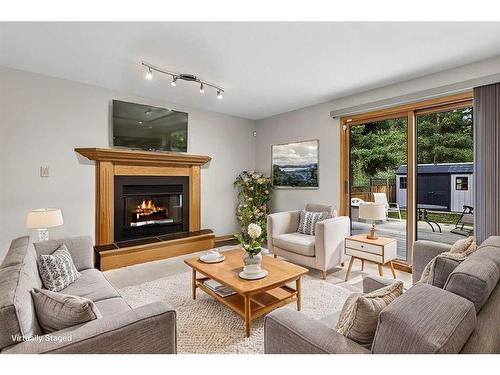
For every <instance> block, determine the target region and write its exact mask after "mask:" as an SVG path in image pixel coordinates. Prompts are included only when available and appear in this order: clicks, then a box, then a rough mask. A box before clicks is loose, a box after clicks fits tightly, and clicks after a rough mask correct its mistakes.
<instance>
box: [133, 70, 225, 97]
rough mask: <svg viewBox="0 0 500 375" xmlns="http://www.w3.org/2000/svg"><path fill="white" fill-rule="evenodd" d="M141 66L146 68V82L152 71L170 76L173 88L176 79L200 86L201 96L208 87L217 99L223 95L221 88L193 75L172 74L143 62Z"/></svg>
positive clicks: (175, 84)
mask: <svg viewBox="0 0 500 375" xmlns="http://www.w3.org/2000/svg"><path fill="white" fill-rule="evenodd" d="M141 65H143V66H145V67H146V68H148V71H147V73H146V79H147V80H152V79H153V70H154V71H155V72H158V73H163V74H166V75H169V76H171V77H172V82H170V84H171V85H172V86H174V87H175V86H177V80H178V79H181V80H183V81H188V82H196V83H199V84H200V93H202V94H203V93H204V92H205V86H209V87H212V88H213V89H215V90H217V99H222V94H223V93H224V89H223V88H222V87H220V86H217V85H215V84H213V83H210V82H207V81H204V80H202V79H200V78H198V77H197V76H195V75H193V74H185V73H174V72H170V71H168V70H163V69H159V68H156V67H154V66H153V65H150V64H147V63H145V62H142V63H141Z"/></svg>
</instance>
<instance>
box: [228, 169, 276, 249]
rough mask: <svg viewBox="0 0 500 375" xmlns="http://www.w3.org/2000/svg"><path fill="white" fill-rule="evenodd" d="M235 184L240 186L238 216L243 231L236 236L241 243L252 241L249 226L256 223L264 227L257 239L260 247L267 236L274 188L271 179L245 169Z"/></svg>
mask: <svg viewBox="0 0 500 375" xmlns="http://www.w3.org/2000/svg"><path fill="white" fill-rule="evenodd" d="M234 185H235V186H236V187H237V188H238V205H237V207H236V218H237V220H238V222H239V224H240V226H241V232H240V233H238V234H236V235H235V236H236V238H237V239H238V241H239V242H240V243H251V241H252V239H251V238H250V237H249V236H248V233H247V228H248V225H249V224H251V223H255V224H257V225H259V226H260V227H261V229H262V234H261V236H260V237H259V238H256V239H255V240H256V241H257V242H258V243H259V245H258V246H259V247H260V243H262V241H264V240H265V239H266V237H267V233H266V226H267V215H268V214H269V206H268V203H269V201H270V200H271V194H272V190H273V187H272V184H271V179H270V178H269V177H267V176H263V175H262V174H261V173H258V172H255V171H244V172H242V173H241V174H240V175H239V176H238V177H237V178H236V180H235V181H234ZM259 251H260V250H259Z"/></svg>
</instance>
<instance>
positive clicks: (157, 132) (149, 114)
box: [111, 100, 188, 152]
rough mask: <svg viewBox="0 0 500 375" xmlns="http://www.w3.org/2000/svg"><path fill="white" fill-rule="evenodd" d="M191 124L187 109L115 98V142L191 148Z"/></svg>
mask: <svg viewBox="0 0 500 375" xmlns="http://www.w3.org/2000/svg"><path fill="white" fill-rule="evenodd" d="M187 126H188V114H187V113H185V112H179V111H173V110H171V109H165V108H158V107H152V106H149V105H143V104H136V103H128V102H123V101H120V100H113V120H112V134H111V139H112V145H111V146H113V147H124V148H130V149H138V150H146V151H178V152H187Z"/></svg>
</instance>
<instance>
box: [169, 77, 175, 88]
mask: <svg viewBox="0 0 500 375" xmlns="http://www.w3.org/2000/svg"><path fill="white" fill-rule="evenodd" d="M170 84H171V85H172V86H174V87H175V86H177V76H173V77H172V82H170Z"/></svg>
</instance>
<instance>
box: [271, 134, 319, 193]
mask: <svg viewBox="0 0 500 375" xmlns="http://www.w3.org/2000/svg"><path fill="white" fill-rule="evenodd" d="M318 161H319V140H317V139H315V140H312V141H302V142H296V143H287V144H282V145H273V146H272V179H273V186H274V187H275V188H277V189H318V188H319V182H318Z"/></svg>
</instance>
